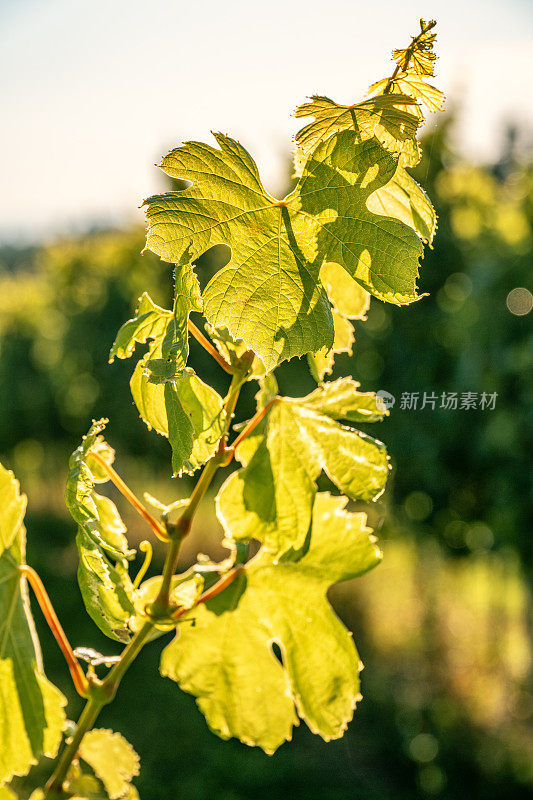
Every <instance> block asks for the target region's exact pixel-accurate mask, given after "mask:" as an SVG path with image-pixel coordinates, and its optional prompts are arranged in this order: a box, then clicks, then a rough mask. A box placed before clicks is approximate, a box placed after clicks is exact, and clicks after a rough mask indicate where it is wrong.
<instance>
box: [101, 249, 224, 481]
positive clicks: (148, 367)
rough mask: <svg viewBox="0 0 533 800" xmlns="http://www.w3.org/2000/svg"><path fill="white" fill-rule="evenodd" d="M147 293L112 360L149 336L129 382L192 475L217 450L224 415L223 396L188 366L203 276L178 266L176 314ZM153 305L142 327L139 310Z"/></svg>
mask: <svg viewBox="0 0 533 800" xmlns="http://www.w3.org/2000/svg"><path fill="white" fill-rule="evenodd" d="M144 297H145V298H147V299H146V300H143V301H142V302H141V305H140V307H139V311H138V312H137V317H136V318H134V319H133V320H130V321H129V322H127V323H126V324H125V325H123V326H122V328H121V331H123V333H121V331H119V334H118V336H117V342H119V346H117V342H115V345H114V346H113V350H112V351H111V360H112V357H113V355H118V356H119V357H120V358H128V357H129V356H131V355H132V353H133V350H134V347H135V343H136V342H140V343H146V342H147V341H149V340H150V347H149V350H148V353H147V354H146V355H145V356H144V357H143V358H141V359H140V360H139V362H138V363H137V366H136V367H135V370H134V373H133V375H132V378H131V381H130V387H131V392H132V395H133V399H134V401H135V405H136V406H137V409H138V411H139V414H140V415H141V417H142V419H143V420H144V421H145V423H146V424H147V425H148V427H149V428H153V429H154V430H155V431H157V432H158V433H159V434H161V435H162V436H166V437H167V438H168V439H169V440H170V444H171V446H172V469H173V472H174V473H175V474H177V475H181V474H182V473H189V474H192V473H193V472H194V471H195V470H196V469H197V468H198V467H199V466H201V465H202V464H204V463H205V462H206V461H207V460H208V459H209V458H211V456H212V455H213V453H214V452H215V449H216V446H217V444H218V440H219V439H220V436H221V434H222V431H223V429H224V423H225V416H224V412H223V409H222V398H221V397H220V395H219V394H217V392H215V390H214V389H211V387H210V386H207V384H205V383H204V382H203V381H202V380H200V378H199V377H198V376H197V375H196V374H195V373H194V372H193V370H191V369H187V368H186V364H187V358H188V353H189V345H188V334H187V321H188V318H189V314H190V312H191V311H198V310H200V309H201V299H200V295H199V288H198V281H197V279H196V276H195V275H194V272H193V271H192V267H191V266H190V264H184V265H183V266H181V267H179V268H178V269H177V271H176V300H175V305H174V313H172V312H170V311H165V310H164V309H161V308H159V307H158V306H155V305H154V304H153V303H152V301H151V300H150V298H148V297H147V296H144ZM143 303H144V305H143ZM148 306H149V311H146V312H145V313H146V314H148V315H149V317H150V322H149V324H148V323H147V322H145V323H143V324H142V325H141V326H140V328H139V324H138V321H139V319H141V318H142V317H143V316H144V314H141V313H140V312H141V311H143V309H144V308H145V307H146V308H148ZM128 326H130V327H129V328H128ZM136 326H137V327H136ZM139 330H140V332H139Z"/></svg>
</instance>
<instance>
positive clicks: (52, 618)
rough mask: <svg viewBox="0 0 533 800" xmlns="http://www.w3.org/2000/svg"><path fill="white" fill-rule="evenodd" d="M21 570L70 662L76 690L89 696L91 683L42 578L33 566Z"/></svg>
mask: <svg viewBox="0 0 533 800" xmlns="http://www.w3.org/2000/svg"><path fill="white" fill-rule="evenodd" d="M19 572H20V573H21V575H23V576H24V577H25V578H27V580H28V582H29V584H30V586H31V588H32V589H33V592H34V594H35V597H36V599H37V602H38V603H39V606H40V609H41V611H42V612H43V616H44V618H45V620H46V622H47V623H48V627H49V628H50V630H51V631H52V633H53V635H54V638H55V640H56V642H57V643H58V645H59V647H60V649H61V652H62V653H63V655H64V656H65V660H66V662H67V664H68V668H69V671H70V675H71V677H72V681H73V683H74V687H75V689H76V691H77V692H78V694H79V695H80V696H81V697H87V690H88V688H89V683H88V681H87V678H86V677H85V673H84V672H83V670H82V668H81V666H80V664H79V662H78V659H77V658H76V656H75V655H74V651H73V650H72V647H71V646H70V642H69V640H68V639H67V636H66V634H65V631H64V630H63V628H62V626H61V623H60V622H59V619H58V618H57V614H56V612H55V610H54V607H53V605H52V601H51V600H50V598H49V596H48V593H47V591H46V589H45V588H44V584H43V582H42V580H41V579H40V577H39V575H38V574H37V573H36V572H35V570H34V569H33V568H32V567H29V566H28V565H27V564H21V566H20V567H19Z"/></svg>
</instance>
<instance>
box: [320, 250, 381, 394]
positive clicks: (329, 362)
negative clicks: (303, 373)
mask: <svg viewBox="0 0 533 800" xmlns="http://www.w3.org/2000/svg"><path fill="white" fill-rule="evenodd" d="M320 280H321V281H322V283H323V285H324V286H325V289H326V291H327V293H328V298H329V301H330V303H331V305H332V309H331V313H332V315H333V325H334V328H335V336H334V339H333V346H332V347H331V348H330V349H329V350H328V349H327V347H323V348H322V349H321V350H319V351H318V353H314V354H313V353H308V354H307V361H308V363H309V367H310V369H311V373H312V375H313V377H314V378H315V380H316V381H317V382H320V381H322V380H323V379H324V376H325V375H330V374H331V372H332V370H333V365H334V362H335V356H336V355H337V354H338V353H348V354H349V355H351V353H352V345H353V341H354V332H353V325H352V323H351V320H363V319H366V317H365V313H366V312H367V310H368V307H369V305H370V295H369V293H368V292H367V291H365V290H364V289H363V288H362V286H360V285H359V284H358V283H357V282H356V281H354V279H353V278H351V277H350V276H349V275H348V273H347V272H346V270H344V269H342V267H340V266H339V265H338V264H335V263H327V262H326V263H325V264H323V265H322V268H321V270H320Z"/></svg>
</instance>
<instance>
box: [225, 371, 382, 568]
mask: <svg viewBox="0 0 533 800" xmlns="http://www.w3.org/2000/svg"><path fill="white" fill-rule="evenodd" d="M357 387H358V384H356V383H355V382H354V381H351V380H350V379H348V378H343V379H341V380H339V381H335V382H334V383H331V384H324V385H322V386H321V387H319V388H318V389H317V390H316V391H315V392H313V393H312V394H310V395H308V396H307V397H304V398H281V399H280V400H279V401H277V402H276V403H275V404H274V405H273V407H272V408H271V410H270V411H269V413H268V418H267V420H268V421H267V424H266V426H265V432H264V436H263V437H262V439H261V442H260V444H258V445H256V448H255V450H254V451H253V453H252V454H251V458H250V460H249V462H248V463H247V464H246V466H245V468H244V469H242V470H239V471H237V472H234V473H233V474H232V475H230V477H229V478H228V479H227V480H226V482H225V483H224V485H223V486H222V488H221V490H220V492H219V495H218V497H217V513H218V516H219V518H220V520H221V522H222V524H223V526H224V530H225V531H226V534H227V535H231V536H233V538H235V539H244V540H246V539H249V538H252V537H255V538H260V539H261V540H262V541H264V542H265V545H266V546H267V547H268V548H269V549H270V550H272V551H273V552H277V553H279V554H283V553H285V552H286V551H287V550H289V549H293V550H298V549H299V548H301V547H302V546H303V544H304V542H305V538H306V536H307V533H308V530H309V525H310V522H311V512H312V507H313V500H314V496H315V494H316V483H315V481H316V479H317V478H318V476H319V475H320V473H321V472H322V470H323V471H324V472H325V473H326V474H327V475H328V477H329V478H330V479H331V480H332V481H333V483H335V484H336V486H337V487H338V488H339V489H340V490H341V492H343V493H344V494H346V495H348V497H351V498H352V499H357V498H358V499H362V500H375V499H377V498H378V497H379V496H380V494H381V493H382V491H383V489H384V486H385V483H386V480H387V477H388V472H389V464H388V457H387V453H386V450H385V447H384V445H383V444H382V443H381V442H379V441H377V440H376V439H372V438H371V437H370V436H367V435H365V434H363V433H361V432H360V431H357V430H354V429H353V428H349V427H347V426H344V425H341V424H340V423H339V422H338V421H337V420H338V419H348V420H351V421H358V422H373V421H376V420H378V419H381V418H382V417H383V412H382V411H381V410H380V409H379V408H378V407H377V405H376V399H375V395H374V394H371V393H360V392H358V391H357ZM246 452H247V455H248V456H250V450H249V449H248V450H247V451H246ZM240 457H241V458H242V454H241V456H240Z"/></svg>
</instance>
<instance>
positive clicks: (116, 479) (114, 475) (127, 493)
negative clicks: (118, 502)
mask: <svg viewBox="0 0 533 800" xmlns="http://www.w3.org/2000/svg"><path fill="white" fill-rule="evenodd" d="M90 456H91V458H94V460H95V461H97V462H98V464H99V465H100V466H101V467H102V469H103V470H105V472H106V473H107V475H108V477H109V480H110V481H111V482H112V483H114V485H115V486H116V487H117V489H118V490H119V492H120V493H121V494H122V495H123V496H124V497H125V498H126V500H128V501H129V502H130V503H131V505H132V506H133V508H134V509H135V511H137V513H138V514H140V516H141V517H142V518H143V519H144V520H145V521H146V522H147V523H148V525H149V526H150V527H151V529H152V530H153V532H154V533H155V535H156V536H157V538H158V539H161V541H163V542H168V536H167V534H166V531H165V529H164V528H163V526H162V525H160V524H159V522H158V521H157V520H156V519H154V518H153V517H152V515H151V514H150V513H149V512H148V511H147V510H146V508H145V507H144V506H143V504H142V503H141V501H140V500H139V498H138V497H137V496H136V495H134V494H133V492H132V491H131V489H130V487H129V486H128V485H127V484H126V483H124V481H123V480H122V478H121V477H120V475H119V474H118V472H117V471H116V470H115V469H113V467H112V466H111V464H108V463H107V461H105V460H104V459H103V458H102V457H101V456H100V455H99V454H98V453H96V452H95V451H94V450H91V451H90Z"/></svg>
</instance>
